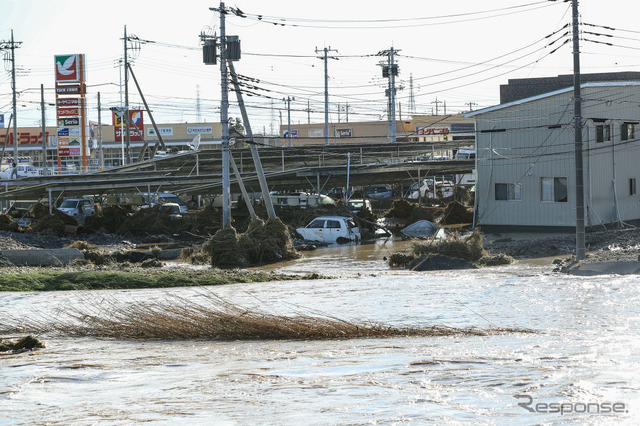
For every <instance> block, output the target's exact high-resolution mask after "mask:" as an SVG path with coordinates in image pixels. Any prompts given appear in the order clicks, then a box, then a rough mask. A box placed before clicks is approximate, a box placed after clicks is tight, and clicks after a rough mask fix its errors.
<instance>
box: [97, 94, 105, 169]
mask: <svg viewBox="0 0 640 426" xmlns="http://www.w3.org/2000/svg"><path fill="white" fill-rule="evenodd" d="M98 151H99V152H100V157H99V158H100V170H102V168H103V167H104V150H103V149H102V104H101V103H100V92H98Z"/></svg>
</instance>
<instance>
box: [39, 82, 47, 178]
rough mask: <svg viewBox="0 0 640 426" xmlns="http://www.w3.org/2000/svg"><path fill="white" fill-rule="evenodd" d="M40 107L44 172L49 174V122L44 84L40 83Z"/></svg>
mask: <svg viewBox="0 0 640 426" xmlns="http://www.w3.org/2000/svg"><path fill="white" fill-rule="evenodd" d="M40 109H41V110H42V173H44V174H45V175H46V174H47V123H46V121H45V112H44V84H41V85H40Z"/></svg>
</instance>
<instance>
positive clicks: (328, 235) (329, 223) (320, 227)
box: [296, 216, 360, 243]
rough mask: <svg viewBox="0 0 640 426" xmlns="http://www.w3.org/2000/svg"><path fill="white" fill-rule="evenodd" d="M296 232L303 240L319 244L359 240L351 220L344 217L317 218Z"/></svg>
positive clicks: (355, 227)
mask: <svg viewBox="0 0 640 426" xmlns="http://www.w3.org/2000/svg"><path fill="white" fill-rule="evenodd" d="M296 231H297V232H298V234H300V235H301V236H302V238H304V239H305V240H309V241H318V242H321V243H335V242H340V241H359V240H360V230H359V229H358V226H357V225H356V223H355V222H354V221H353V219H351V218H350V217H344V216H322V217H317V218H315V219H313V220H312V221H311V222H309V224H308V225H307V226H305V227H304V228H298V229H296ZM338 240H340V241H338Z"/></svg>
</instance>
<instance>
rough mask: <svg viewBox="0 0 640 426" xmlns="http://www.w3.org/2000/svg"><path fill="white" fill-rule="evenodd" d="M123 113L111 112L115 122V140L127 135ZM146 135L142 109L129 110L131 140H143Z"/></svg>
mask: <svg viewBox="0 0 640 426" xmlns="http://www.w3.org/2000/svg"><path fill="white" fill-rule="evenodd" d="M122 115H123V113H121V112H116V111H114V112H113V113H112V114H111V120H112V123H113V130H114V133H115V135H114V137H115V140H117V141H118V140H122V139H123V137H124V135H125V133H124V132H125V126H126V123H125V122H124V121H122V119H123V116H122ZM143 137H144V121H143V116H142V110H140V109H132V110H129V140H130V141H135V142H141V141H142V139H143Z"/></svg>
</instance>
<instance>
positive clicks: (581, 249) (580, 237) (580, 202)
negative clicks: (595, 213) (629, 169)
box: [572, 0, 586, 260]
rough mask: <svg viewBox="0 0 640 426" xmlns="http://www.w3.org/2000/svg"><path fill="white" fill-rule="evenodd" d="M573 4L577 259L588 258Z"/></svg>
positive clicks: (577, 42)
mask: <svg viewBox="0 0 640 426" xmlns="http://www.w3.org/2000/svg"><path fill="white" fill-rule="evenodd" d="M572 4H573V101H574V132H573V133H574V135H575V143H574V158H575V163H576V170H575V172H576V257H577V258H578V260H583V259H584V258H585V257H586V247H585V235H584V234H585V230H584V175H583V173H584V172H583V164H582V161H583V160H582V98H581V94H580V84H581V82H580V39H579V35H580V33H579V23H578V0H572Z"/></svg>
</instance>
